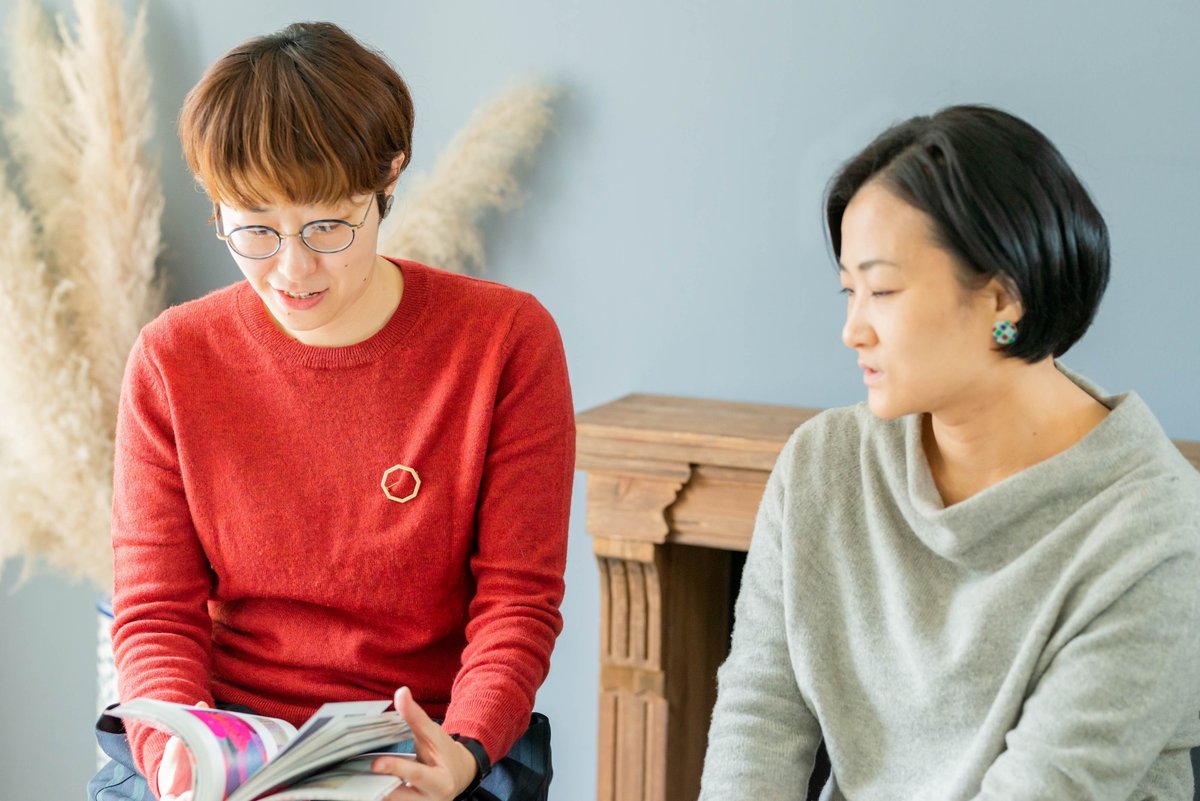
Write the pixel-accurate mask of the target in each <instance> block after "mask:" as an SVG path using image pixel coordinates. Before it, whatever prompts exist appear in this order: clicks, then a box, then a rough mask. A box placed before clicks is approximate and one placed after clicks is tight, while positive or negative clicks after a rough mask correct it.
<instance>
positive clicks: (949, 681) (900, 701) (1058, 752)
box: [701, 106, 1200, 801]
mask: <svg viewBox="0 0 1200 801" xmlns="http://www.w3.org/2000/svg"><path fill="white" fill-rule="evenodd" d="M826 213H827V221H828V228H829V235H830V238H831V241H832V246H833V251H834V253H835V254H836V256H837V258H838V263H839V274H840V278H841V282H842V286H843V288H844V291H845V294H846V295H847V307H846V324H845V327H844V329H843V332H842V336H843V339H844V341H845V344H846V345H847V346H848V347H850V348H852V349H853V350H854V351H855V352H856V353H857V355H858V363H859V366H860V367H861V368H862V370H863V377H864V381H865V383H866V385H867V401H866V403H865V404H860V405H858V406H856V407H853V408H848V409H838V410H834V411H830V412H827V413H825V414H822V415H820V416H819V417H817V418H815V419H813V420H812V421H810V422H809V423H807V424H805V425H804V426H802V427H801V428H799V429H798V430H797V431H796V432H795V434H794V435H793V436H792V438H791V439H790V441H789V442H788V444H787V445H786V447H785V448H784V449H783V452H782V453H781V454H780V457H779V461H778V463H777V464H776V467H775V470H774V472H773V473H772V475H771V479H770V481H769V483H768V485H767V489H766V493H765V495H764V497H763V500H762V505H761V508H760V510H759V515H758V521H757V525H756V529H755V532H754V538H753V541H752V544H751V546H750V553H749V556H748V558H747V562H746V568H745V573H744V575H743V580H742V588H741V593H740V595H739V597H738V602H737V607H736V623H735V626H734V633H733V646H732V652H731V653H730V655H729V659H728V660H727V661H726V663H725V664H724V665H723V666H722V668H721V670H720V673H719V677H718V680H719V693H718V698H717V704H716V708H715V710H714V712H713V720H712V726H711V729H710V732H709V745H708V755H707V759H706V762H705V767H704V776H703V787H702V791H701V798H702V799H704V801H731V800H732V799H753V800H754V801H771V800H772V799H803V798H804V797H805V792H806V788H807V786H808V783H809V778H810V775H811V773H812V770H813V762H814V758H815V755H816V753H817V750H818V746H819V745H820V744H821V742H822V741H824V744H825V748H826V750H827V752H828V756H829V761H830V764H831V766H832V776H831V777H830V779H829V781H828V782H827V783H826V784H825V785H824V789H823V790H822V794H821V797H822V798H823V799H852V801H875V800H876V799H878V800H879V801H884V800H886V801H898V800H903V799H914V800H917V799H919V800H920V801H940V800H941V799H998V800H1000V799H1002V800H1003V801H1021V800H1023V799H1054V800H1055V801H1064V800H1065V799H1089V801H1091V800H1092V799H1114V800H1116V801H1123V800H1124V799H1179V800H1180V801H1183V799H1191V798H1192V769H1191V764H1190V761H1189V757H1188V752H1189V749H1190V748H1191V747H1192V746H1195V745H1198V744H1200V474H1198V473H1197V472H1196V470H1195V469H1193V468H1192V467H1191V465H1189V464H1188V463H1187V462H1186V460H1184V459H1183V457H1182V456H1181V455H1180V454H1179V452H1178V451H1177V450H1176V449H1175V448H1174V446H1173V445H1172V443H1171V442H1170V440H1169V439H1168V438H1167V436H1166V435H1165V434H1164V433H1163V431H1162V429H1161V428H1160V426H1159V425H1158V423H1157V422H1156V420H1155V419H1154V416H1153V415H1152V414H1151V412H1150V411H1149V409H1148V408H1147V407H1146V405H1145V404H1144V403H1143V402H1142V400H1141V399H1140V398H1139V397H1138V396H1137V395H1136V394H1134V393H1132V392H1129V393H1125V394H1121V395H1108V394H1106V393H1104V392H1103V391H1102V390H1100V389H1099V388H1098V387H1096V386H1094V385H1093V384H1091V383H1090V382H1088V381H1087V380H1085V379H1084V378H1082V377H1080V376H1078V375H1075V374H1073V373H1071V372H1070V371H1068V370H1067V369H1066V368H1064V367H1062V366H1061V365H1060V364H1059V363H1058V362H1057V361H1056V359H1055V357H1057V356H1060V355H1061V354H1063V353H1064V352H1065V351H1066V350H1067V349H1068V348H1070V347H1071V345H1073V344H1074V343H1075V342H1076V341H1077V340H1078V339H1079V337H1080V336H1081V335H1082V334H1083V333H1084V331H1085V330H1086V329H1087V328H1088V326H1089V325H1090V324H1091V321H1092V319H1093V317H1094V315H1095V312H1096V308H1097V306H1098V304H1099V302H1100V298H1101V296H1102V295H1103V293H1104V288H1105V285H1106V283H1107V281H1108V264H1109V252H1108V233H1107V230H1106V228H1105V225H1104V221H1103V219H1102V218H1101V216H1100V214H1099V212H1098V211H1097V209H1096V207H1095V206H1094V204H1093V203H1092V201H1091V199H1090V198H1089V197H1088V194H1087V192H1086V190H1085V189H1084V188H1083V186H1082V185H1081V184H1080V183H1079V181H1078V179H1077V178H1076V177H1075V175H1074V174H1073V173H1072V171H1071V169H1070V168H1069V167H1068V166H1067V164H1066V162H1065V161H1064V160H1063V158H1062V156H1061V155H1060V154H1059V152H1058V151H1057V150H1056V149H1055V148H1054V146H1053V145H1052V144H1051V143H1050V142H1049V141H1048V140H1047V139H1046V138H1045V137H1044V136H1043V135H1042V134H1041V133H1039V132H1038V131H1037V130H1035V129H1034V128H1032V127H1031V126H1030V125H1028V124H1027V123H1025V122H1023V121H1021V120H1019V119H1017V118H1015V117H1013V116H1012V115H1009V114H1006V113H1004V112H1001V111H997V110H995V109H990V108H984V107H978V106H958V107H952V108H948V109H945V110H943V111H941V112H938V113H937V114H935V115H933V116H931V117H916V118H913V119H911V120H908V121H907V122H904V123H902V124H899V125H897V126H895V127H893V128H891V129H889V130H887V131H885V132H884V133H883V134H881V135H880V136H879V137H878V138H877V139H876V140H875V141H874V142H872V143H871V144H870V145H869V146H868V147H867V148H866V150H864V151H863V152H862V153H861V154H859V155H858V156H856V157H855V158H854V159H852V160H851V161H850V162H848V163H847V164H846V165H845V166H844V167H843V168H842V170H841V171H840V172H839V174H838V175H837V176H835V178H834V179H833V181H832V182H831V184H830V189H829V191H828V194H827V202H826Z"/></svg>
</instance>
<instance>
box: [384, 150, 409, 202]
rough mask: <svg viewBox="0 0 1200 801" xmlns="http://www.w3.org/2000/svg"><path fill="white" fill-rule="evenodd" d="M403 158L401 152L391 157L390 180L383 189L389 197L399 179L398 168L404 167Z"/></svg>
mask: <svg viewBox="0 0 1200 801" xmlns="http://www.w3.org/2000/svg"><path fill="white" fill-rule="evenodd" d="M404 159H405V155H404V154H403V153H401V154H400V155H398V156H396V158H394V159H392V172H391V180H390V181H389V182H388V185H387V189H386V190H384V194H385V195H388V196H389V197H390V196H391V195H393V194H394V193H395V192H396V184H397V183H399V181H400V170H402V169H404Z"/></svg>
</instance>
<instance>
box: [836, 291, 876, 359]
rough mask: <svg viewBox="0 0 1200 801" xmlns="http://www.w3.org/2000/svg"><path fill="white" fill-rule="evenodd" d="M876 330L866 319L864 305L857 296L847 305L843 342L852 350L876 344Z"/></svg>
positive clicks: (852, 297) (851, 298)
mask: <svg viewBox="0 0 1200 801" xmlns="http://www.w3.org/2000/svg"><path fill="white" fill-rule="evenodd" d="M874 339H875V329H874V328H872V327H871V325H870V323H869V322H868V321H867V319H866V314H865V311H864V309H863V308H862V304H861V303H860V302H859V300H858V298H857V297H855V296H853V295H852V296H851V297H850V302H849V303H847V304H846V324H845V325H843V326H842V342H843V343H845V345H846V347H848V348H851V349H852V350H858V349H859V348H863V347H868V346H870V345H872V344H874Z"/></svg>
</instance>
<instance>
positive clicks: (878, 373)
mask: <svg viewBox="0 0 1200 801" xmlns="http://www.w3.org/2000/svg"><path fill="white" fill-rule="evenodd" d="M860 366H861V367H862V371H863V383H864V384H874V383H876V382H878V381H881V380H883V375H884V373H883V371H882V370H876V369H875V368H873V367H867V366H866V365H865V364H864V365H860Z"/></svg>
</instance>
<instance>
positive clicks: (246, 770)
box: [109, 698, 296, 801]
mask: <svg viewBox="0 0 1200 801" xmlns="http://www.w3.org/2000/svg"><path fill="white" fill-rule="evenodd" d="M109 714H110V715H113V716H114V717H119V718H126V719H130V720H139V721H142V722H144V723H148V724H150V725H152V726H154V727H156V728H159V729H165V730H166V731H168V732H169V733H171V734H175V735H177V736H178V737H179V738H180V739H181V740H183V742H184V744H185V745H186V746H187V748H188V751H189V752H190V753H191V756H192V760H193V763H192V790H193V798H194V799H195V801H224V799H225V798H227V797H229V796H230V795H231V794H232V793H234V792H235V791H236V790H237V788H238V787H239V786H241V785H242V784H243V783H245V782H246V781H247V780H248V779H249V778H250V777H251V776H253V775H254V774H255V773H257V772H258V771H260V770H261V769H262V768H263V766H264V765H266V763H267V762H268V761H269V760H270V759H272V758H273V757H275V756H276V755H278V754H279V753H280V752H281V751H283V750H284V748H285V747H286V744H287V742H288V740H290V739H291V738H292V737H294V736H295V732H296V730H295V728H294V727H292V726H291V724H289V723H287V722H286V721H282V720H276V719H274V718H266V717H261V716H258V715H246V714H240V713H237V712H228V711H225V710H222V709H207V708H204V709H201V708H197V707H193V706H187V705H185V704H176V703H171V702H168V701H155V700H151V699H146V698H139V699H135V700H133V701H130V702H129V703H126V704H122V705H120V706H118V707H116V708H115V709H113V710H111V711H110V712H109Z"/></svg>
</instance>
